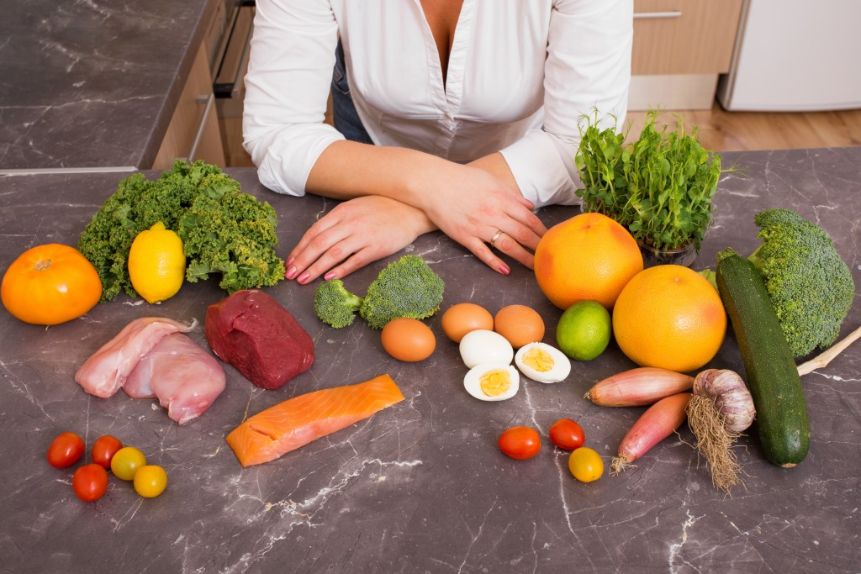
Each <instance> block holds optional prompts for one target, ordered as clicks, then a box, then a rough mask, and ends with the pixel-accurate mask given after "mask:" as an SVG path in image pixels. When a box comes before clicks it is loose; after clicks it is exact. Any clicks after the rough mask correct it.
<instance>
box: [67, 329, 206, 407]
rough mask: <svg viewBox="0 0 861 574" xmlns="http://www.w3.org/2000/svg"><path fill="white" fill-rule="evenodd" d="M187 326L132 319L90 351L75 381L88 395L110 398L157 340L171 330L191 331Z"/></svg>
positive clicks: (178, 331)
mask: <svg viewBox="0 0 861 574" xmlns="http://www.w3.org/2000/svg"><path fill="white" fill-rule="evenodd" d="M196 324H197V321H194V322H192V324H191V325H186V324H184V323H180V322H179V321H174V320H172V319H165V318H163V317H142V318H140V319H135V320H134V321H132V322H131V323H129V324H128V325H126V326H125V327H123V330H122V331H120V332H119V334H117V336H116V337H114V338H113V339H111V340H110V341H108V342H107V343H105V344H104V345H103V346H102V347H101V348H100V349H99V350H98V351H96V352H95V353H93V354H92V356H90V358H89V359H87V360H86V362H85V363H84V364H83V365H81V368H80V369H78V372H77V373H75V382H77V383H78V384H79V385H81V386H82V387H83V388H84V390H85V391H87V392H88V393H90V394H91V395H95V396H97V397H100V398H103V399H106V398H108V397H112V396H113V395H114V393H116V392H117V391H118V390H120V387H122V386H123V384H124V383H125V382H126V378H127V377H128V376H129V373H131V372H132V371H133V370H134V368H135V367H136V366H137V364H138V361H140V360H141V358H142V357H143V356H144V355H146V354H147V353H148V352H149V351H150V350H151V349H152V348H153V347H155V346H156V345H157V344H158V342H159V341H161V340H162V338H164V337H165V336H167V335H170V334H171V333H186V332H188V331H191V330H192V329H193V328H194V327H195V325H196Z"/></svg>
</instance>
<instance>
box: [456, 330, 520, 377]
mask: <svg viewBox="0 0 861 574" xmlns="http://www.w3.org/2000/svg"><path fill="white" fill-rule="evenodd" d="M460 358H461V359H463V363H464V364H465V365H466V366H467V367H469V368H470V369H471V368H473V367H474V366H476V365H481V364H484V363H504V364H506V365H508V364H511V359H513V358H514V349H513V348H512V347H511V343H509V342H508V339H506V338H505V337H503V336H502V335H500V334H499V333H494V332H493V331H488V330H485V329H479V330H477V331H470V332H469V333H467V334H466V335H464V336H463V339H461V340H460Z"/></svg>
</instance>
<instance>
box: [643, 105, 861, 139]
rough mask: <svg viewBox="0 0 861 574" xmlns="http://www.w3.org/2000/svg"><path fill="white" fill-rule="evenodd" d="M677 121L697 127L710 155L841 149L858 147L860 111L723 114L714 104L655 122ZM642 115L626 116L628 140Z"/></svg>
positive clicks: (860, 125)
mask: <svg viewBox="0 0 861 574" xmlns="http://www.w3.org/2000/svg"><path fill="white" fill-rule="evenodd" d="M677 116H678V117H681V118H682V119H683V120H684V122H685V125H686V126H687V127H689V128H691V127H694V126H697V127H698V129H699V139H700V142H701V143H702V144H703V146H704V147H705V148H706V149H710V150H713V151H743V150H759V149H793V148H810V147H845V146H857V145H861V110H847V111H840V112H803V113H796V112H780V113H776V112H775V113H772V112H727V111H725V110H724V109H723V108H721V107H720V106H719V105H718V104H717V103H715V105H714V107H713V108H712V109H711V110H702V111H685V112H665V113H663V114H661V115H660V116H659V120H658V121H659V122H666V123H674V122H675V118H676V117H677ZM645 117H646V113H645V112H630V113H629V114H628V122H629V123H630V126H631V132H630V134H629V137H630V138H635V137H637V135H638V134H639V131H640V129H642V125H643V122H644V120H645Z"/></svg>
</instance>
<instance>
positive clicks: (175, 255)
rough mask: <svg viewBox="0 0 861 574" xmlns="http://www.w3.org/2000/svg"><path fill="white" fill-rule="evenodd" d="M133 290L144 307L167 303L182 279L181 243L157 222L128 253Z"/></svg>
mask: <svg viewBox="0 0 861 574" xmlns="http://www.w3.org/2000/svg"><path fill="white" fill-rule="evenodd" d="M129 278H130V279H131V281H132V287H134V288H135V291H137V292H138V295H140V296H141V297H143V298H144V299H145V300H146V302H147V303H158V302H159V301H164V300H166V299H170V298H171V297H173V296H174V295H176V293H177V292H178V291H179V289H180V287H182V281H183V279H184V278H185V254H184V253H183V250H182V239H180V238H179V235H177V234H176V233H175V232H173V231H171V230H169V229H165V227H164V223H162V222H161V221H159V222H158V223H156V224H155V225H153V226H152V227H150V228H149V229H147V230H144V231H141V232H140V233H138V235H137V237H135V240H134V241H133V242H132V248H131V250H130V251H129Z"/></svg>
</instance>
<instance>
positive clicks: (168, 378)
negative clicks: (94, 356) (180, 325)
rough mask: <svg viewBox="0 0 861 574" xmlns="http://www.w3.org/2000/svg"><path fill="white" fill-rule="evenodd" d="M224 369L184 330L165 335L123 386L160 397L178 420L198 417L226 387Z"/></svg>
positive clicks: (132, 391)
mask: <svg viewBox="0 0 861 574" xmlns="http://www.w3.org/2000/svg"><path fill="white" fill-rule="evenodd" d="M224 382H225V377H224V369H222V368H221V365H219V364H218V361H216V360H215V359H214V358H213V357H212V355H210V354H209V353H207V352H206V351H204V350H203V349H201V348H200V346H198V345H197V344H196V343H195V342H194V341H192V340H191V339H189V338H188V337H186V336H185V335H183V334H180V333H174V334H173V335H168V336H167V337H164V338H163V339H162V340H161V341H159V342H158V344H157V345H156V346H155V347H153V348H152V350H151V351H150V352H149V353H147V354H146V355H145V356H144V357H143V358H142V359H141V360H140V362H139V363H138V365H137V367H135V369H134V370H133V371H132V372H131V374H130V375H129V378H128V380H126V384H125V385H123V390H124V391H125V392H126V394H128V395H129V396H130V397H133V398H136V399H145V398H153V397H157V398H158V402H159V403H160V404H161V406H163V407H165V408H166V409H167V416H169V417H170V418H171V419H173V420H175V421H176V422H178V423H179V424H185V423H187V422H188V421H190V420H192V419H194V418H197V417H198V416H200V415H202V414H203V413H204V412H206V409H208V408H209V407H210V405H212V403H213V402H215V399H217V398H218V396H219V395H220V394H221V392H222V391H223V390H224Z"/></svg>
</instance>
